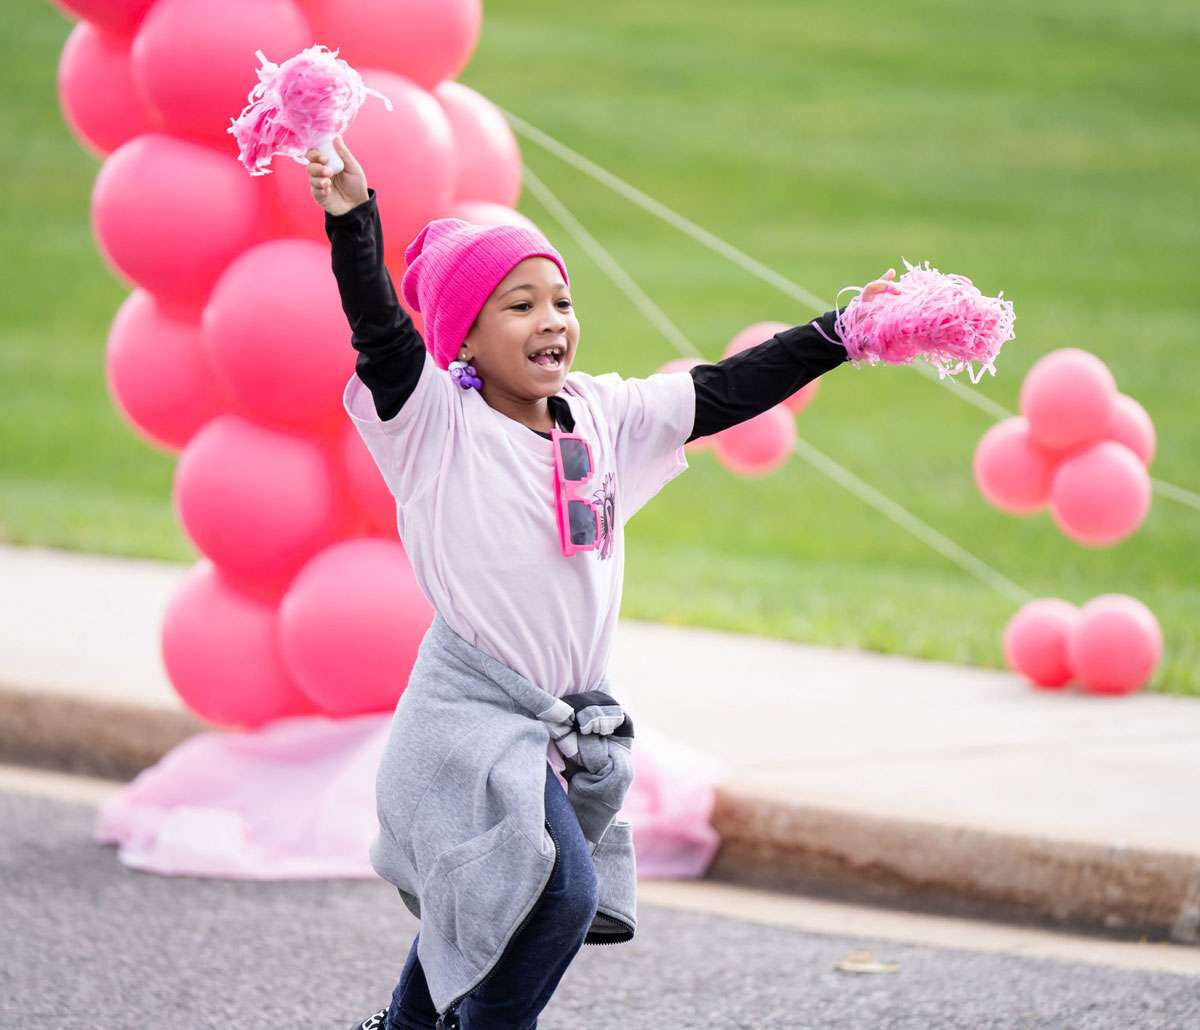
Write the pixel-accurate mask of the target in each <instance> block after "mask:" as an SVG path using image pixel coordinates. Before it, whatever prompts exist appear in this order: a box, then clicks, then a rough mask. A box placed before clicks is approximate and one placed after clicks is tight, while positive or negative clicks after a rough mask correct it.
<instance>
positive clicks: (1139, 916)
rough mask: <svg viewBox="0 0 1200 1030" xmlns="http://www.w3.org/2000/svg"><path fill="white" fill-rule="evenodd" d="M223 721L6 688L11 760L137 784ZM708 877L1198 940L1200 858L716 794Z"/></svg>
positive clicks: (941, 910)
mask: <svg viewBox="0 0 1200 1030" xmlns="http://www.w3.org/2000/svg"><path fill="white" fill-rule="evenodd" d="M209 729H211V727H210V726H209V725H208V724H207V723H204V722H201V721H200V720H199V719H197V718H196V717H194V716H193V715H191V713H189V712H186V711H173V710H170V709H160V708H152V707H149V706H145V705H136V704H127V703H120V702H114V701H101V700H92V699H86V698H80V697H74V696H70V695H66V694H43V693H37V692H32V691H26V690H20V689H17V688H12V687H8V686H3V685H0V762H7V763H11V764H16V765H27V766H35V767H38V768H44V769H51V770H55V771H58V772H67V773H74V774H76V775H86V776H97V777H101V778H104V779H111V780H118V781H129V780H131V779H133V778H134V777H135V776H136V775H137V774H138V773H139V772H141V771H142V770H143V769H146V768H148V767H149V766H151V765H153V764H155V763H156V762H158V761H159V760H160V759H161V758H162V757H163V756H164V755H165V754H167V753H168V752H169V751H171V750H172V749H173V748H174V747H175V746H176V745H178V744H180V743H181V742H182V741H184V740H186V739H187V738H189V737H191V736H193V735H194V734H196V733H200V732H204V731H206V730H209ZM715 793H716V798H715V804H714V807H713V813H712V825H713V828H714V829H715V830H716V831H717V833H718V834H719V835H720V838H721V845H720V848H719V849H718V851H717V854H716V856H715V857H714V859H713V862H712V864H711V865H710V867H709V869H708V871H707V873H706V875H705V877H704V879H709V880H714V881H719V882H724V883H731V884H739V885H743V886H750V887H759V888H765V889H768V890H773V891H781V892H787V893H795V894H803V895H808V896H810V897H821V898H829V899H833V900H839V901H849V902H854V903H857V904H870V905H876V906H880V907H887V908H895V909H904V910H908V911H916V912H929V913H936V914H939V915H951V916H964V917H971V918H982V919H990V920H996V921H1001V922H1008V923H1017V924H1022V925H1034V926H1039V927H1042V928H1046V929H1059V930H1072V931H1077V932H1085V933H1094V934H1101V935H1103V936H1106V937H1115V938H1118V939H1134V940H1142V939H1145V940H1150V941H1170V942H1173V943H1176V944H1189V945H1200V856H1197V855H1191V854H1183V853H1177V852H1169V851H1151V850H1146V849H1142V848H1129V847H1119V846H1103V845H1098V844H1089V843H1080V842H1074V841H1066V840H1057V839H1053V838H1048V837H1040V836H1022V835H1018V834H1006V833H995V832H991V831H987V830H980V829H971V828H965V827H959V826H949V825H943V824H938V823H932V822H921V821H917V820H911V819H890V818H887V817H884V816H878V815H874V814H870V813H863V812H854V811H849V810H845V809H838V808H820V807H815V806H812V805H805V804H789V803H787V802H781V801H777V800H769V799H764V798H761V797H756V796H754V795H753V794H752V793H751V792H742V791H739V790H738V789H737V786H736V784H732V785H725V786H718V787H717V788H716V792H715Z"/></svg>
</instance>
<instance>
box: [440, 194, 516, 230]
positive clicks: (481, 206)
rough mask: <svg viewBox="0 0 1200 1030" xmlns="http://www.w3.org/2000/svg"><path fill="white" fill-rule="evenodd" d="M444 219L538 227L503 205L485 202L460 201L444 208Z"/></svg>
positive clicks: (480, 223) (477, 223)
mask: <svg viewBox="0 0 1200 1030" xmlns="http://www.w3.org/2000/svg"><path fill="white" fill-rule="evenodd" d="M443 217H445V218H461V219H463V220H464V221H467V222H474V223H475V224H476V225H519V226H522V227H523V228H525V229H534V230H537V231H540V230H538V227H537V224H536V223H535V222H533V221H532V220H531V219H529V218H526V217H525V216H524V215H523V214H521V212H520V211H514V210H513V209H512V208H511V207H505V206H504V205H503V204H492V203H489V202H488V201H486V200H460V201H458V202H457V203H455V204H451V205H450V206H449V207H448V208H446V214H445V215H444V216H443Z"/></svg>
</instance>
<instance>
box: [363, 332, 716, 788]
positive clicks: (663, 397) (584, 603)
mask: <svg viewBox="0 0 1200 1030" xmlns="http://www.w3.org/2000/svg"><path fill="white" fill-rule="evenodd" d="M559 396H560V397H562V398H564V399H565V400H566V402H567V404H568V406H569V407H570V409H571V414H572V416H573V417H574V419H575V432H576V433H578V434H580V435H581V436H583V437H584V439H586V440H587V441H588V443H589V444H591V449H592V457H593V460H594V462H595V465H596V468H595V470H594V472H593V476H592V478H591V480H590V481H589V482H588V483H586V484H585V486H584V490H585V493H586V495H587V497H588V499H589V500H591V501H592V502H593V503H594V504H595V505H596V506H597V508H598V510H599V512H600V535H599V538H598V540H597V546H596V548H595V549H594V550H589V551H581V552H578V553H576V554H574V555H572V556H571V557H569V558H567V557H564V556H563V554H562V548H561V544H560V542H559V536H558V523H557V520H556V516H555V511H554V449H553V445H552V443H551V442H550V440H548V439H546V438H545V437H542V436H539V435H537V434H536V433H535V432H534V431H533V430H531V429H530V428H529V427H528V426H526V425H524V424H522V423H520V422H517V421H516V420H514V419H511V418H509V417H508V416H507V415H504V414H502V413H501V412H499V411H497V410H496V409H495V408H493V407H491V406H490V405H489V404H488V403H487V402H486V401H485V400H484V399H483V396H482V395H481V394H480V393H479V391H477V390H464V389H462V388H461V387H460V386H458V385H457V384H456V383H455V382H454V381H453V380H452V379H451V377H450V375H449V374H448V373H447V372H444V371H443V370H442V369H440V368H438V366H437V364H436V363H435V362H434V360H433V358H432V356H431V355H429V354H428V353H426V355H425V364H424V367H423V368H422V370H421V376H420V379H419V380H418V382H417V385H416V387H415V388H414V390H413V393H412V395H411V396H410V397H409V398H408V400H407V401H405V403H404V406H403V407H402V408H401V409H400V411H399V413H398V414H397V415H396V416H395V417H394V418H391V419H389V420H388V421H386V422H384V421H381V420H380V418H379V416H378V414H377V412H376V411H375V405H374V401H373V400H372V398H371V393H370V391H369V390H368V388H367V387H366V385H365V384H364V383H363V382H362V380H361V379H359V378H358V375H357V374H355V375H353V376H351V377H350V381H349V382H348V383H347V384H346V389H345V393H344V395H343V405H344V406H345V408H346V411H347V413H348V414H349V415H350V417H351V419H352V420H353V421H354V424H355V426H357V428H358V431H359V433H360V434H361V435H362V438H363V440H364V441H365V443H366V445H367V447H368V448H369V450H370V451H371V454H372V456H373V457H374V459H375V463H376V465H378V467H379V470H380V472H381V473H382V474H383V478H384V480H385V482H386V483H387V485H388V488H389V489H390V490H391V492H392V495H393V496H394V497H395V498H396V520H397V526H398V528H399V531H400V539H401V540H402V541H403V543H404V548H405V550H406V551H407V553H408V557H409V561H410V562H411V564H412V568H413V572H414V573H415V575H416V579H417V583H418V584H419V585H420V588H421V592H422V593H423V594H424V595H425V597H426V598H428V600H429V603H430V604H432V605H433V607H434V608H436V609H437V611H438V612H440V613H441V615H442V617H443V618H444V619H445V620H446V622H447V623H448V624H449V625H450V627H451V628H452V629H453V630H454V631H455V632H456V633H458V634H459V635H460V636H461V637H463V638H464V639H465V640H467V641H469V642H471V643H472V644H474V645H475V646H476V647H478V648H480V649H481V650H482V651H485V652H487V653H488V654H490V655H492V656H493V657H494V658H496V659H497V660H498V661H501V662H503V663H504V664H505V665H507V666H508V667H509V668H511V669H513V670H515V671H516V672H518V673H520V674H521V675H523V676H525V677H526V678H527V679H529V680H530V681H531V682H532V683H534V684H535V685H537V686H538V687H540V688H541V689H542V690H544V691H546V692H547V693H548V694H552V695H553V696H555V697H561V696H563V695H564V694H570V693H576V692H579V691H583V690H591V689H595V688H596V687H597V685H598V683H599V680H600V678H601V677H602V676H603V674H604V672H605V669H606V668H607V665H608V659H609V653H610V650H611V647H612V641H613V633H614V631H615V629H616V624H617V616H618V612H619V610H620V606H621V589H622V586H623V583H624V571H625V547H624V525H625V523H626V522H628V521H629V519H630V518H632V517H633V515H634V514H635V513H636V512H637V511H638V510H639V509H640V508H641V507H642V506H643V505H644V504H645V503H646V502H647V501H649V500H650V498H651V497H653V496H654V495H655V494H656V493H658V491H659V490H660V489H662V487H663V486H664V485H665V484H666V483H668V482H670V480H672V479H674V478H675V476H677V475H679V473H681V472H683V471H684V470H685V469H686V468H687V467H688V463H687V459H686V457H685V456H684V450H683V445H684V443H685V441H686V440H687V438H688V437H689V436H690V435H691V432H692V428H693V425H694V422H695V411H696V393H695V387H694V385H693V381H692V377H691V374H690V373H688V372H686V371H684V372H665V373H664V372H659V373H656V374H654V375H651V376H649V377H647V378H645V379H622V378H621V377H620V376H619V375H618V374H617V373H616V372H608V373H605V374H604V375H599V376H592V375H589V374H587V373H586V372H576V371H572V372H570V373H568V374H567V377H566V380H565V383H564V386H563V389H562V390H561V391H560V393H559ZM547 757H548V758H549V759H550V762H551V764H552V765H553V767H554V769H555V770H556V771H557V772H559V773H561V771H562V768H563V763H562V758H561V755H559V753H558V749H557V748H556V747H554V745H553V742H551V743H550V745H549V747H548V749H547Z"/></svg>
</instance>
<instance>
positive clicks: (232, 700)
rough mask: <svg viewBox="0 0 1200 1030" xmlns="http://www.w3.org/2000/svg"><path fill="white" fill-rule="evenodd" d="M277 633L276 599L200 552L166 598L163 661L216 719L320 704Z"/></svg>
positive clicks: (180, 686) (243, 721) (186, 696)
mask: <svg viewBox="0 0 1200 1030" xmlns="http://www.w3.org/2000/svg"><path fill="white" fill-rule="evenodd" d="M276 637H277V633H276V613H275V605H274V604H272V603H270V602H268V601H264V600H262V599H260V598H257V597H254V596H252V595H251V594H248V593H245V592H243V591H241V590H239V589H238V588H237V587H236V586H234V585H233V584H232V583H230V582H229V581H228V580H226V579H225V578H224V577H223V576H221V575H220V573H219V572H218V570H217V569H216V568H215V567H214V566H213V565H212V563H211V562H207V561H203V560H201V561H200V562H198V563H197V564H196V565H195V566H194V568H193V569H192V571H191V572H190V573H189V575H188V576H187V578H186V579H185V580H184V581H183V584H182V585H181V586H180V588H179V590H178V591H177V592H176V594H175V596H174V597H172V598H171V602H170V604H169V605H168V606H167V611H166V614H165V616H164V618H163V624H162V634H161V648H162V658H163V664H164V665H165V666H166V670H167V676H168V677H169V678H170V680H171V684H172V685H173V686H174V687H175V689H176V690H177V691H178V692H179V696H180V697H181V698H182V699H183V702H184V704H186V705H187V706H188V708H190V709H191V710H192V711H193V712H195V713H196V714H197V715H198V716H200V717H201V718H202V719H206V720H208V721H209V722H212V723H215V724H217V725H218V726H226V727H255V726H261V725H262V724H264V723H267V722H270V721H271V720H273V719H281V718H285V717H288V716H293V715H309V714H313V713H315V712H317V711H318V709H317V707H316V705H314V704H313V703H312V701H310V700H309V699H308V697H306V696H305V695H304V694H303V693H302V692H301V691H300V690H299V689H298V688H297V687H296V685H295V683H294V682H293V680H292V678H291V676H290V675H289V673H288V671H287V668H286V667H285V665H284V663H283V656H282V653H281V652H280V650H279V645H278V642H277V639H276Z"/></svg>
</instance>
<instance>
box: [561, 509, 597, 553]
mask: <svg viewBox="0 0 1200 1030" xmlns="http://www.w3.org/2000/svg"><path fill="white" fill-rule="evenodd" d="M567 514H568V515H569V517H570V519H571V543H573V544H574V545H575V546H576V547H586V546H587V545H588V544H594V543H595V542H596V512H595V510H594V509H593V508H592V507H591V506H590V505H587V504H584V503H583V501H569V502H568V503H567Z"/></svg>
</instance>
